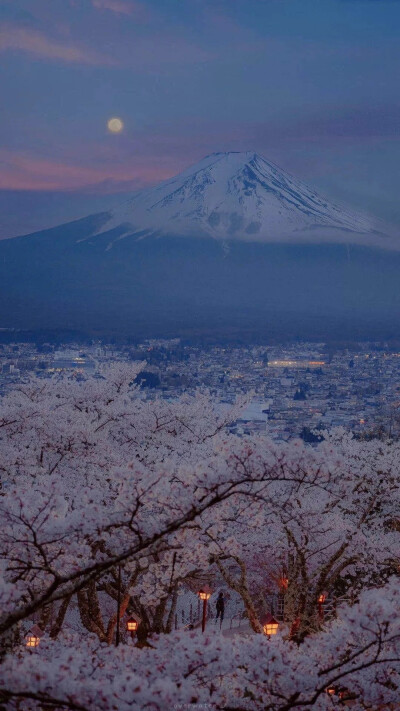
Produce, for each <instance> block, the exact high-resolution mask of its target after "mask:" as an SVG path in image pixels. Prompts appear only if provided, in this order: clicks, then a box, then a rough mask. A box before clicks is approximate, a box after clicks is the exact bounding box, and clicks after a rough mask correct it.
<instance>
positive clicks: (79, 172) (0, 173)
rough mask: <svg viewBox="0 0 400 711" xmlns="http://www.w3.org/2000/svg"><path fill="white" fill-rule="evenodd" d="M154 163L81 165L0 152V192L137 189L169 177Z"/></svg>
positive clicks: (80, 163) (25, 154)
mask: <svg viewBox="0 0 400 711" xmlns="http://www.w3.org/2000/svg"><path fill="white" fill-rule="evenodd" d="M171 174H172V173H171V169H170V168H168V166H165V167H162V166H160V164H159V162H158V161H151V160H150V161H149V160H148V159H146V158H143V159H142V160H135V161H134V162H133V161H130V160H125V161H120V162H114V163H113V164H112V165H110V164H109V162H108V161H107V160H104V161H103V162H99V161H98V162H97V163H96V164H95V165H93V161H92V162H91V161H90V158H88V159H87V160H86V164H84V162H83V161H77V162H75V163H74V162H72V161H66V160H54V159H52V158H48V157H43V156H39V155H36V154H34V153H32V152H30V151H10V150H7V149H0V190H35V191H42V190H52V191H60V190H82V189H85V190H90V191H91V190H92V189H93V190H94V191H95V192H99V193H113V192H119V191H120V190H121V189H124V188H127V189H128V188H129V189H132V188H135V189H137V188H139V187H143V186H144V185H149V184H152V183H157V182H159V181H160V180H163V179H164V178H166V177H170V176H171Z"/></svg>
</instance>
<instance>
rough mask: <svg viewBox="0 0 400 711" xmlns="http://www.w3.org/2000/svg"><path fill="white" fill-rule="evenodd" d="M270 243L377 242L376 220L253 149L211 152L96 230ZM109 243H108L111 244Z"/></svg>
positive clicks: (140, 195)
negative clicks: (330, 197) (336, 201)
mask: <svg viewBox="0 0 400 711" xmlns="http://www.w3.org/2000/svg"><path fill="white" fill-rule="evenodd" d="M122 225H123V226H124V227H125V229H124V230H122V232H121V233H120V234H119V237H118V239H121V237H123V236H124V235H127V234H129V235H132V233H136V234H139V233H140V234H141V236H145V234H146V232H145V231H149V232H150V233H154V232H155V231H157V232H158V233H159V234H174V235H184V236H190V235H192V236H196V237H199V236H208V237H213V238H216V239H223V240H227V239H228V240H232V239H240V240H246V241H261V242H276V241H285V242H287V241H289V242H291V241H296V242H318V241H320V240H321V239H324V240H325V241H326V240H329V241H334V242H343V241H345V242H353V243H354V242H361V243H364V244H365V243H370V242H372V241H376V233H377V232H381V231H382V229H381V228H380V226H379V224H378V221H376V220H373V219H372V218H369V217H366V216H362V215H358V214H356V213H353V212H351V211H349V210H347V209H346V208H343V207H339V206H337V205H335V204H333V203H331V202H329V201H328V200H326V199H325V198H323V197H321V196H320V195H318V194H317V193H316V192H315V191H314V190H312V189H310V188H309V187H307V186H306V185H305V184H304V183H302V182H301V181H299V180H297V179H296V178H293V177H292V176H290V175H289V174H288V173H286V172H285V171H283V170H281V169H280V168H278V167H277V166H275V165H273V164H272V163H270V162H268V161H267V160H265V159H264V158H262V157H261V156H259V155H257V153H253V152H244V153H214V154H212V155H210V156H207V157H206V158H204V159H203V160H202V161H200V162H199V163H196V165H194V166H192V167H190V168H189V169H187V170H185V171H184V172H183V173H181V174H180V175H177V176H176V177H174V178H171V179H170V180H166V181H164V182H163V183H161V184H160V185H157V186H156V187H154V188H150V189H147V190H143V191H141V192H140V193H137V194H136V195H134V196H133V197H132V198H130V199H129V200H127V201H126V202H125V203H124V204H122V205H120V206H119V207H117V208H116V209H114V210H113V211H112V213H111V214H110V217H109V219H108V220H107V221H106V223H105V224H104V225H103V226H102V229H101V232H106V231H109V230H111V229H113V228H117V227H119V228H120V227H121V226H122ZM110 246H111V244H110Z"/></svg>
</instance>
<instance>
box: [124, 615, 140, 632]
mask: <svg viewBox="0 0 400 711" xmlns="http://www.w3.org/2000/svg"><path fill="white" fill-rule="evenodd" d="M138 627H139V622H138V621H137V620H135V618H134V617H130V618H129V620H127V621H126V629H127V631H128V632H132V634H133V633H134V632H136V630H137V628H138Z"/></svg>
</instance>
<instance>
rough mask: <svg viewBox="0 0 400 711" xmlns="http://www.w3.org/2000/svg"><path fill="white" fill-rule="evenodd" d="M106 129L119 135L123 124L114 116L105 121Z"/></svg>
mask: <svg viewBox="0 0 400 711" xmlns="http://www.w3.org/2000/svg"><path fill="white" fill-rule="evenodd" d="M107 128H108V130H109V131H110V132H111V133H121V131H122V129H123V128H124V124H123V122H122V121H121V119H120V118H117V117H116V116H114V117H113V118H110V119H109V120H108V121H107Z"/></svg>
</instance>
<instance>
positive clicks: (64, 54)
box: [0, 25, 116, 66]
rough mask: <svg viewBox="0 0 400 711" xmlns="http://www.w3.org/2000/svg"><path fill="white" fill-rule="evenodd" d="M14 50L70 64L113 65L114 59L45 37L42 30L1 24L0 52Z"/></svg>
mask: <svg viewBox="0 0 400 711" xmlns="http://www.w3.org/2000/svg"><path fill="white" fill-rule="evenodd" d="M8 50H15V51H20V52H28V53H29V54H33V55H35V56H37V57H45V58H47V59H54V60H59V61H62V62H67V63H72V64H74V63H75V64H91V65H96V66H97V65H113V64H116V62H115V60H114V59H112V58H110V57H107V56H106V55H105V54H102V53H101V54H100V53H99V52H94V51H93V50H91V49H88V48H86V47H78V46H76V45H74V44H67V43H65V42H60V41H58V40H55V39H52V38H50V37H47V36H46V35H44V34H43V33H42V32H39V31H38V30H34V29H28V28H27V27H17V26H15V25H3V27H1V28H0V52H6V51H8Z"/></svg>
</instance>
